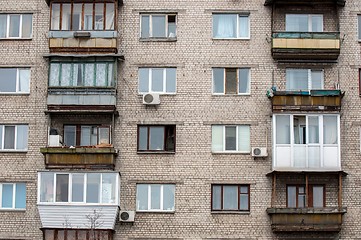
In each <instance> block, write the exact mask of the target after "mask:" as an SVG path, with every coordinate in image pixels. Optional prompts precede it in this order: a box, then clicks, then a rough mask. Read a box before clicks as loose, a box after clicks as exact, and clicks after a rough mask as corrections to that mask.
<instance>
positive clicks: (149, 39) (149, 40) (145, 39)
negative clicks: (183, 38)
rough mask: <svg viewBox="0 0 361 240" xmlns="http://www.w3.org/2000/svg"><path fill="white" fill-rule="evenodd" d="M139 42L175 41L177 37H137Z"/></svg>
mask: <svg viewBox="0 0 361 240" xmlns="http://www.w3.org/2000/svg"><path fill="white" fill-rule="evenodd" d="M139 41H140V42H176V41H177V38H176V37H175V38H139Z"/></svg>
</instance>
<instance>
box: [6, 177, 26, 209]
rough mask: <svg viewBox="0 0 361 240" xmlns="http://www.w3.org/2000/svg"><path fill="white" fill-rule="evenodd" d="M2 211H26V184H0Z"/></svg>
mask: <svg viewBox="0 0 361 240" xmlns="http://www.w3.org/2000/svg"><path fill="white" fill-rule="evenodd" d="M0 199H1V202H0V209H25V207H26V186H25V183H0Z"/></svg>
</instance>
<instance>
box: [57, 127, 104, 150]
mask: <svg viewBox="0 0 361 240" xmlns="http://www.w3.org/2000/svg"><path fill="white" fill-rule="evenodd" d="M66 126H73V127H75V128H76V130H75V143H76V144H75V146H77V147H84V146H83V145H81V144H80V143H81V130H82V127H85V126H86V127H92V128H96V129H97V133H96V136H97V143H96V145H98V144H101V142H100V138H99V137H100V135H99V129H100V128H108V131H109V135H108V143H107V144H111V127H110V126H109V125H97V124H64V126H63V136H64V145H65V146H68V145H66V144H65V139H66V138H65V127H66ZM86 146H93V145H86Z"/></svg>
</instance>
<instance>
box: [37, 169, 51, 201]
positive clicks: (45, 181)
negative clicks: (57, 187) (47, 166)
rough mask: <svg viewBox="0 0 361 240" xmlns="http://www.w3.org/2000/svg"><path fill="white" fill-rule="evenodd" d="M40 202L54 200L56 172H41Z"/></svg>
mask: <svg viewBox="0 0 361 240" xmlns="http://www.w3.org/2000/svg"><path fill="white" fill-rule="evenodd" d="M40 202H54V174H53V173H41V174H40Z"/></svg>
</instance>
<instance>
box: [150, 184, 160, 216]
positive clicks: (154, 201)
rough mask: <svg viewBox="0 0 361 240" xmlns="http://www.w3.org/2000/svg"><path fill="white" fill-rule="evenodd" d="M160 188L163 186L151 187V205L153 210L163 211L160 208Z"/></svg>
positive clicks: (154, 185) (155, 185)
mask: <svg viewBox="0 0 361 240" xmlns="http://www.w3.org/2000/svg"><path fill="white" fill-rule="evenodd" d="M160 188H161V185H158V184H152V185H150V203H151V207H150V208H151V209H155V210H158V209H161V208H160V207H161V206H160Z"/></svg>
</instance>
